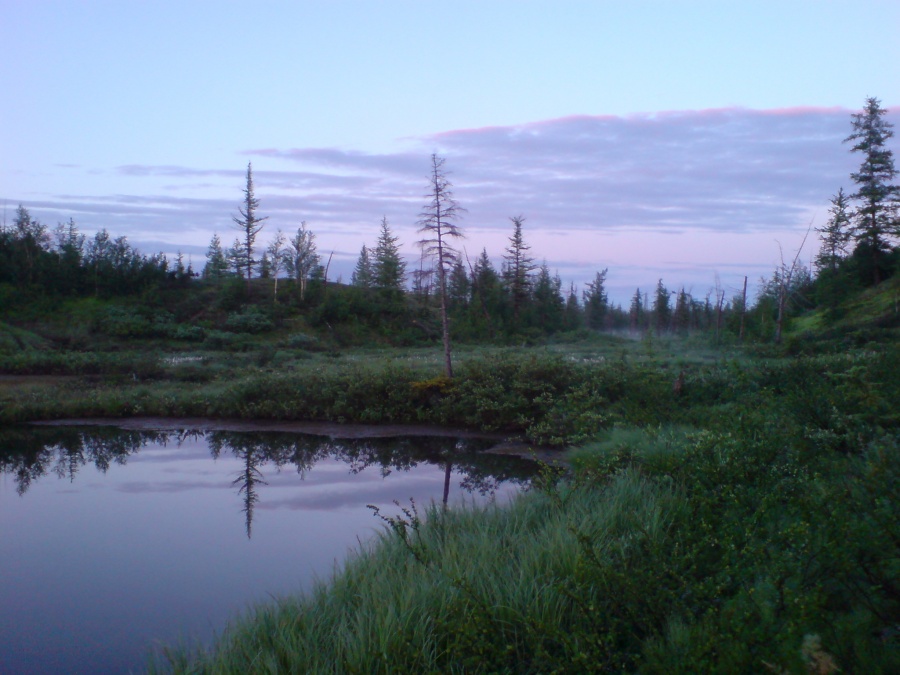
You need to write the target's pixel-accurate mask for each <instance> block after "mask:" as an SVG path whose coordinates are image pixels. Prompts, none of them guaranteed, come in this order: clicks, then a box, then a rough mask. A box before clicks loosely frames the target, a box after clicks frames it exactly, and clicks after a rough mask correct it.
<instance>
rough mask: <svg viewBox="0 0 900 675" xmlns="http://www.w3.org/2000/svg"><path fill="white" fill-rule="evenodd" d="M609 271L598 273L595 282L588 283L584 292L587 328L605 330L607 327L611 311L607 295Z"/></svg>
mask: <svg viewBox="0 0 900 675" xmlns="http://www.w3.org/2000/svg"><path fill="white" fill-rule="evenodd" d="M608 271H609V270H608V269H605V270H603V271H602V272H597V274H596V275H595V276H594V280H593V281H591V282H588V285H587V289H586V290H585V291H584V317H585V322H586V323H587V327H588V328H591V329H593V330H603V329H604V328H605V327H606V315H607V312H608V311H609V298H608V296H607V294H606V289H605V285H606V273H607V272H608Z"/></svg>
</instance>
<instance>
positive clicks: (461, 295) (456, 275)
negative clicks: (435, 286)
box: [447, 258, 472, 312]
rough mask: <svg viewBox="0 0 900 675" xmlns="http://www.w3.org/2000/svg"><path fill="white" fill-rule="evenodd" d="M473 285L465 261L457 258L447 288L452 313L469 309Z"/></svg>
mask: <svg viewBox="0 0 900 675" xmlns="http://www.w3.org/2000/svg"><path fill="white" fill-rule="evenodd" d="M471 285H472V284H471V281H470V280H469V275H468V273H466V268H465V266H464V265H463V261H462V260H461V259H460V258H457V259H456V263H455V264H454V265H453V269H452V270H451V271H450V281H449V283H448V288H447V300H448V303H449V306H450V311H451V312H458V311H461V310H465V309H466V308H468V306H469V295H470V292H471Z"/></svg>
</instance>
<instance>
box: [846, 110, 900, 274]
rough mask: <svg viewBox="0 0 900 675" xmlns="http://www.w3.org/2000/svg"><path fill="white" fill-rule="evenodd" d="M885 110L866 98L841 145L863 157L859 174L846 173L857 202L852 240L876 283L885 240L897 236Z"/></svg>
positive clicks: (897, 193)
mask: <svg viewBox="0 0 900 675" xmlns="http://www.w3.org/2000/svg"><path fill="white" fill-rule="evenodd" d="M885 114H887V110H885V109H884V108H882V107H881V102H880V101H879V100H878V99H877V98H868V99H866V105H865V107H864V108H863V111H862V112H861V113H855V114H854V115H853V116H852V119H853V133H852V134H850V135H849V136H848V137H847V138H845V139H844V142H845V143H846V142H848V141H853V142H854V145H853V147H852V148H851V152H859V153H862V155H863V161H862V164H861V165H860V167H859V171H857V172H855V173H852V174H850V177H851V178H852V179H853V182H854V183H856V186H857V190H856V192H855V193H854V194H853V195H852V198H853V199H856V200H858V201H859V206H858V207H857V208H856V211H855V214H854V224H853V237H854V240H855V242H856V246H857V249H860V248H862V249H863V251H864V253H865V254H866V255H867V257H869V259H870V261H871V265H872V282H873V283H874V284H878V283H879V282H880V281H881V280H882V278H883V276H884V273H885V270H884V269H883V258H884V256H885V254H886V253H887V252H888V251H889V250H890V246H889V240H890V239H891V238H892V237H895V236H896V235H897V234H898V224H897V206H898V201H900V188H898V186H897V185H894V183H893V181H894V178H895V177H896V176H897V170H896V169H895V168H894V153H893V152H892V151H891V150H890V149H889V148H888V147H887V141H888V139H890V138H891V137H893V135H894V131H893V125H892V124H891V123H890V122H888V121H887V120H885V119H884V116H885Z"/></svg>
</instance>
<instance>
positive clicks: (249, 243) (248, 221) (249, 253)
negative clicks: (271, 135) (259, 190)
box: [232, 162, 268, 287]
mask: <svg viewBox="0 0 900 675" xmlns="http://www.w3.org/2000/svg"><path fill="white" fill-rule="evenodd" d="M258 208H259V200H258V199H257V198H256V194H255V192H254V190H253V167H252V166H251V165H250V162H247V184H246V186H245V187H244V202H243V205H242V206H241V207H240V208H239V209H238V211H239V213H240V218H238V217H237V216H235V217H233V218H232V220H233V221H234V222H235V225H237V227H238V229H239V230H240V231H241V239H240V243H241V246H242V248H243V255H242V257H241V258H242V263H243V267H244V272H245V273H246V275H247V285H248V287H249V285H250V277H251V276H252V275H253V267H254V265H256V262H257V261H256V260H255V259H254V258H253V252H254V246H255V244H256V236H257V235H258V234H259V232H260V230H262V228H263V221H265V220H266V219H267V218H268V216H265V217H264V218H259V217H258V216H257V215H256V209H258Z"/></svg>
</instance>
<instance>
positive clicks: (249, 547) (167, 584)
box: [0, 427, 535, 673]
mask: <svg viewBox="0 0 900 675" xmlns="http://www.w3.org/2000/svg"><path fill="white" fill-rule="evenodd" d="M490 444H491V443H490V442H488V441H483V440H475V439H453V438H435V437H404V438H393V439H352V440H333V439H327V438H322V437H316V436H308V435H302V434H295V433H261V432H254V433H246V432H206V433H190V432H147V431H123V430H118V429H110V428H100V427H90V428H89V427H56V428H38V429H28V430H22V429H17V430H4V431H2V432H0V523H2V536H0V569H2V570H3V571H4V583H3V584H0V672H4V673H6V672H10V673H11V672H17V673H42V672H47V673H58V672H69V673H74V672H85V673H105V672H109V673H115V672H127V671H128V670H129V669H138V670H140V669H142V668H143V666H144V665H146V663H147V660H146V659H147V654H148V651H149V649H150V648H151V646H152V645H153V644H154V642H162V643H165V644H173V643H175V642H178V641H180V640H184V639H193V640H202V641H208V640H209V639H210V638H211V637H212V636H213V635H214V634H216V633H218V632H221V630H222V628H223V627H224V626H225V624H226V622H227V620H228V619H229V617H232V616H234V615H235V614H236V613H237V612H239V611H241V610H242V609H245V608H246V607H247V606H248V605H250V604H252V603H254V602H258V601H264V600H266V599H269V598H271V597H278V596H279V595H284V594H288V593H292V592H295V591H297V590H298V589H302V588H309V587H310V585H311V583H312V581H313V579H315V578H327V577H328V576H329V575H330V573H331V571H332V570H333V568H334V565H335V562H336V561H340V560H343V559H344V558H345V557H346V554H347V551H348V550H349V549H351V548H354V547H356V546H358V541H365V540H366V539H367V538H369V537H370V536H371V535H372V533H374V532H375V531H376V530H378V529H379V528H380V521H379V520H377V519H376V518H374V517H373V516H372V513H371V511H370V510H369V509H368V508H367V505H369V504H373V505H376V506H379V507H382V508H383V509H385V511H386V512H388V513H392V512H394V511H397V507H396V506H393V505H392V502H393V500H395V499H396V500H399V501H400V502H401V503H407V504H408V500H409V499H410V498H413V499H415V500H416V502H417V503H419V504H426V503H428V502H430V501H431V500H435V501H440V500H441V499H442V497H443V494H444V485H445V469H446V466H447V458H451V462H452V464H451V467H452V472H451V476H450V484H449V488H450V489H449V501H450V503H451V504H452V503H459V502H461V501H463V500H465V499H472V498H478V499H479V500H483V499H490V498H498V499H504V498H505V497H506V496H507V495H508V494H510V493H511V492H514V491H515V490H517V489H519V487H520V486H521V485H523V484H524V483H525V482H526V481H527V479H528V477H529V476H530V475H532V473H533V471H534V470H535V465H534V464H533V463H532V462H528V461H527V460H521V459H518V458H511V457H501V456H497V455H490V454H478V453H479V451H480V450H483V449H485V448H486V447H488V446H489V445H490Z"/></svg>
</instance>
